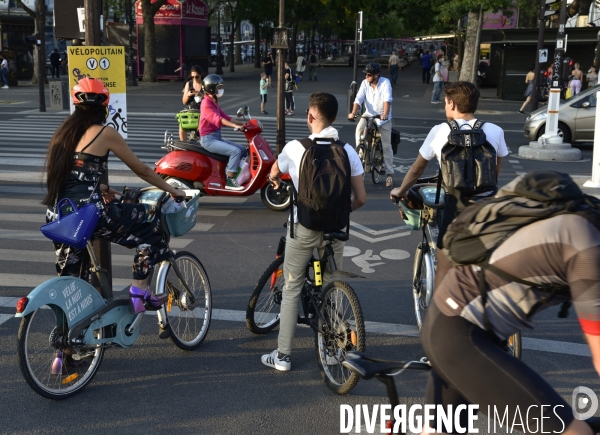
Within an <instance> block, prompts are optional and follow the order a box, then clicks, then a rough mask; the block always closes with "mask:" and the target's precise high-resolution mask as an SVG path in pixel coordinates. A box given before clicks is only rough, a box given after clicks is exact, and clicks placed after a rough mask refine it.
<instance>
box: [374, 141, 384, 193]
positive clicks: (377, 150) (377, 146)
mask: <svg viewBox="0 0 600 435" xmlns="http://www.w3.org/2000/svg"><path fill="white" fill-rule="evenodd" d="M371 163H372V164H373V169H372V170H371V178H372V179H373V184H377V183H379V181H380V180H381V176H382V175H383V174H382V172H385V171H384V170H383V150H382V145H381V140H380V139H377V140H375V142H374V143H373V146H372V147H371Z"/></svg>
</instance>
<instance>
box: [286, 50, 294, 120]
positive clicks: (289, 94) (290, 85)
mask: <svg viewBox="0 0 600 435" xmlns="http://www.w3.org/2000/svg"><path fill="white" fill-rule="evenodd" d="M284 66H285V70H284V71H283V74H284V75H283V77H284V79H285V92H284V94H285V114H286V115H289V116H292V115H293V114H294V109H295V108H296V107H295V106H296V105H295V103H294V75H293V73H292V69H291V68H290V66H289V65H288V63H287V62H285V64H284Z"/></svg>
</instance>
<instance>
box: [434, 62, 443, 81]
mask: <svg viewBox="0 0 600 435" xmlns="http://www.w3.org/2000/svg"><path fill="white" fill-rule="evenodd" d="M438 72H439V73H440V74H441V75H442V77H440V76H439V75H438V74H437V73H438ZM443 77H444V67H443V65H442V64H441V63H440V62H436V63H435V74H433V81H434V82H443V81H444V79H443Z"/></svg>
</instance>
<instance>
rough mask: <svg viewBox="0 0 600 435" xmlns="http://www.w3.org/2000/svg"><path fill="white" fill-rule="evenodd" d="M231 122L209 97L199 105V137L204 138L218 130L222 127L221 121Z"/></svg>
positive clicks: (229, 117)
mask: <svg viewBox="0 0 600 435" xmlns="http://www.w3.org/2000/svg"><path fill="white" fill-rule="evenodd" d="M223 118H225V119H226V120H227V121H229V120H231V116H229V115H227V114H226V113H225V112H223V111H222V110H221V108H220V107H219V106H217V105H216V104H215V102H214V101H213V99H212V98H211V97H210V96H208V95H207V96H206V97H205V98H203V99H202V103H200V136H206V135H207V134H210V133H213V132H215V131H217V130H220V129H221V127H222V124H221V119H223Z"/></svg>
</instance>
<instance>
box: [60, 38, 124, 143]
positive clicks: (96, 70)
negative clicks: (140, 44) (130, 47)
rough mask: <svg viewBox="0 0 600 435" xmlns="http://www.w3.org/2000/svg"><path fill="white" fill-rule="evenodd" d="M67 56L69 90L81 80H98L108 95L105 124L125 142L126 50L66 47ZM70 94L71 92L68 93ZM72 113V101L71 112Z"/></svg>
mask: <svg viewBox="0 0 600 435" xmlns="http://www.w3.org/2000/svg"><path fill="white" fill-rule="evenodd" d="M67 49H68V50H69V51H68V56H69V89H73V86H75V85H76V84H77V82H78V81H79V80H80V79H82V78H84V77H91V78H94V79H100V80H102V81H103V82H104V85H105V86H106V88H107V89H108V91H109V92H110V102H109V104H108V118H107V119H106V125H108V126H110V127H113V128H114V129H115V130H117V131H118V132H119V133H120V134H121V136H123V138H125V139H127V93H126V90H127V85H126V80H125V47H120V46H100V47H85V46H83V47H80V46H76V47H67ZM69 92H70V91H69ZM74 110H75V107H74V106H73V102H72V101H71V113H73V111H74Z"/></svg>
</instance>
